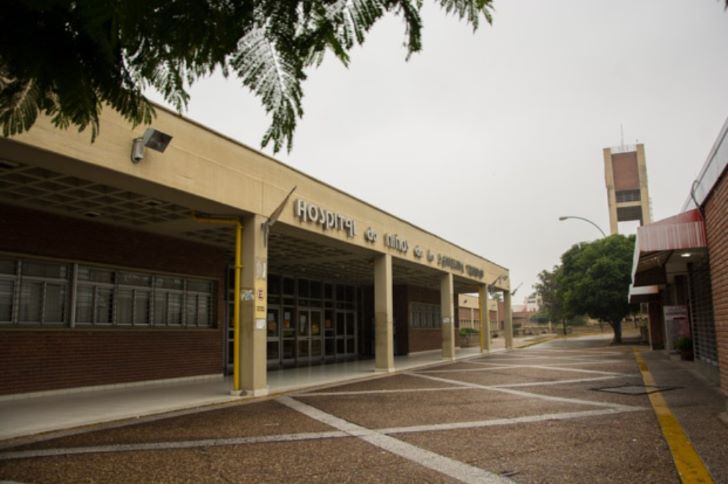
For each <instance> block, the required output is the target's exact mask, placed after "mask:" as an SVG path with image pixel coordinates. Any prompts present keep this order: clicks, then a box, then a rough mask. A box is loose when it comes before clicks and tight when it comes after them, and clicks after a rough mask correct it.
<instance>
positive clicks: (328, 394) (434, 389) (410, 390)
mask: <svg viewBox="0 0 728 484" xmlns="http://www.w3.org/2000/svg"><path fill="white" fill-rule="evenodd" d="M463 390H477V388H466V387H462V386H450V387H431V388H400V389H397V390H352V391H349V392H311V393H297V394H295V395H292V396H294V397H338V396H344V395H346V396H351V395H386V394H389V393H415V392H447V391H459V392H461V391H463Z"/></svg>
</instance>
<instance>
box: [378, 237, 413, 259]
mask: <svg viewBox="0 0 728 484" xmlns="http://www.w3.org/2000/svg"><path fill="white" fill-rule="evenodd" d="M384 245H385V247H389V248H390V249H394V250H396V251H397V252H401V253H403V254H406V253H407V251H408V250H409V244H408V243H407V241H406V240H403V239H400V238H399V237H398V236H397V234H384Z"/></svg>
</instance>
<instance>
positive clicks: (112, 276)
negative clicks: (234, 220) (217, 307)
mask: <svg viewBox="0 0 728 484" xmlns="http://www.w3.org/2000/svg"><path fill="white" fill-rule="evenodd" d="M74 273H75V274H74ZM213 301H214V283H213V282H212V281H210V280H204V279H197V278H194V279H193V278H183V277H177V276H170V275H162V274H152V273H147V272H136V271H134V272H132V271H128V270H123V269H116V268H102V267H94V266H87V265H78V264H72V263H69V262H55V261H40V260H33V259H25V258H18V257H12V256H6V255H0V326H6V327H7V326H10V327H22V326H59V327H64V326H65V327H69V326H81V327H88V326H92V327H98V328H103V327H170V328H174V327H177V328H180V327H186V328H189V327H200V328H207V327H212V326H214V321H213ZM69 308H70V309H73V311H70V310H69Z"/></svg>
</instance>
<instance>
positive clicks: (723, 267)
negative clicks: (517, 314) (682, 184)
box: [629, 121, 728, 396]
mask: <svg viewBox="0 0 728 484" xmlns="http://www.w3.org/2000/svg"><path fill="white" fill-rule="evenodd" d="M727 166H728V121H726V123H725V124H724V125H723V127H722V129H721V131H720V134H719V136H718V138H717V140H716V142H715V144H714V145H713V147H712V149H711V151H710V154H709V156H708V159H707V160H706V162H705V164H704V165H703V168H702V169H701V171H700V173H699V174H698V176H697V178H696V179H695V181H694V182H693V183H692V185H691V186H690V187H687V188H688V193H689V195H688V197H687V200H686V202H685V204H684V205H683V212H682V213H680V214H677V215H675V216H673V217H669V218H667V219H664V220H660V221H658V222H655V223H652V224H649V225H646V226H644V227H640V228H639V229H638V231H637V241H636V246H635V257H634V264H633V268H632V287H631V288H630V296H629V297H630V301H631V302H642V303H647V304H648V305H649V339H650V344H651V346H652V348H653V349H667V350H672V349H674V347H675V343H676V341H677V340H678V339H679V338H681V337H687V338H690V341H691V342H692V349H693V353H694V357H695V361H696V365H697V367H698V368H699V369H701V370H702V371H703V372H704V373H705V374H706V375H707V376H708V377H709V378H711V379H712V380H713V381H715V382H716V384H719V385H720V387H721V389H722V391H723V393H724V394H725V395H727V396H728V175H727V174H726V172H727V169H726V167H727Z"/></svg>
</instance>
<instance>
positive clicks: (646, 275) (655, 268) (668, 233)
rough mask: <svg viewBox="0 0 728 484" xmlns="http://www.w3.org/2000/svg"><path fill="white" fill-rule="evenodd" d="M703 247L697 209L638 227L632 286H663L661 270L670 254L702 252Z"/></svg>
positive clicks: (663, 272) (664, 276) (664, 279)
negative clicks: (674, 252) (695, 250)
mask: <svg viewBox="0 0 728 484" xmlns="http://www.w3.org/2000/svg"><path fill="white" fill-rule="evenodd" d="M706 245H707V244H706V237H705V225H704V223H703V216H702V215H701V213H700V211H699V210H698V209H695V210H690V211H687V212H683V213H681V214H678V215H675V216H673V217H669V218H666V219H663V220H660V221H658V222H654V223H651V224H647V225H644V226H642V227H638V228H637V241H636V243H635V246H634V259H633V262H632V287H633V288H637V287H640V286H652V285H656V284H664V283H665V282H666V275H665V268H664V267H665V264H666V263H667V261H668V259H670V256H671V255H672V252H673V251H688V250H691V249H702V248H704V247H706ZM643 296H644V295H643Z"/></svg>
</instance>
